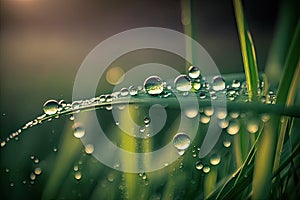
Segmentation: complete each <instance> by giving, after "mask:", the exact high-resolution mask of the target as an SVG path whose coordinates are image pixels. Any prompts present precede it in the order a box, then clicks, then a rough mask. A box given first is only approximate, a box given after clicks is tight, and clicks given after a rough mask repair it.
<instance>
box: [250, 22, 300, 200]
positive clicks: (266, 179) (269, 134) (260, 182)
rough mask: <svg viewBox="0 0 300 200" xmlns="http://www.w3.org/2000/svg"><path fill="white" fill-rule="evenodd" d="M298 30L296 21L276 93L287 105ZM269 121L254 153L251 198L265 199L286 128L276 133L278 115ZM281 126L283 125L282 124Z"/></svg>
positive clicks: (296, 65)
mask: <svg viewBox="0 0 300 200" xmlns="http://www.w3.org/2000/svg"><path fill="white" fill-rule="evenodd" d="M299 31H300V23H298V26H297V30H296V32H295V34H294V38H293V41H292V44H291V46H290V49H289V53H288V56H287V59H286V62H285V66H284V73H283V76H282V79H281V81H280V86H279V90H278V93H277V102H276V103H277V104H281V105H282V104H284V105H287V104H292V103H293V99H294V95H295V90H296V86H293V85H294V84H293V83H294V82H296V81H297V78H298V76H299V71H298V70H299V53H300V52H299V48H300V36H299ZM271 122H272V124H271V125H270V126H268V127H266V129H265V130H266V131H265V132H264V133H263V135H262V139H261V141H260V145H259V148H258V151H257V155H256V160H255V169H254V175H253V184H252V185H253V196H252V197H253V199H265V198H268V197H269V191H270V185H271V181H272V171H273V169H274V163H275V167H276V168H277V166H278V164H279V160H280V152H281V149H282V142H283V140H284V135H285V132H286V129H285V128H283V129H281V130H282V131H281V132H280V134H279V135H278V134H277V133H278V129H279V124H280V116H279V115H272V116H271ZM281 126H284V124H283V125H281ZM278 138H279V140H278ZM276 145H277V147H276ZM276 149H277V150H276ZM275 151H276V154H275Z"/></svg>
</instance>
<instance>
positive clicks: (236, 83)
mask: <svg viewBox="0 0 300 200" xmlns="http://www.w3.org/2000/svg"><path fill="white" fill-rule="evenodd" d="M231 86H232V87H233V88H239V87H240V86H241V82H240V81H239V80H233V81H232V85H231Z"/></svg>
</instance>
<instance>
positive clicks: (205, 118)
mask: <svg viewBox="0 0 300 200" xmlns="http://www.w3.org/2000/svg"><path fill="white" fill-rule="evenodd" d="M209 121H210V117H208V116H206V115H200V122H201V123H202V124H208V123H209Z"/></svg>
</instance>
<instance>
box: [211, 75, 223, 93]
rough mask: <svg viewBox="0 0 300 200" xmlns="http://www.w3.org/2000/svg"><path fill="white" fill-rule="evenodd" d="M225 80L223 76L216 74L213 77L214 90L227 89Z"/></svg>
mask: <svg viewBox="0 0 300 200" xmlns="http://www.w3.org/2000/svg"><path fill="white" fill-rule="evenodd" d="M225 86H226V84H225V80H224V79H223V78H222V77H221V76H215V77H214V79H213V84H212V89H213V90H214V91H221V90H224V89H225Z"/></svg>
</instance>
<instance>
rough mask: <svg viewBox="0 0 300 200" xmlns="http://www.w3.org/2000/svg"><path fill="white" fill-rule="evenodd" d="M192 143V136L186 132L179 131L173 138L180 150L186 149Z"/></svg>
mask: <svg viewBox="0 0 300 200" xmlns="http://www.w3.org/2000/svg"><path fill="white" fill-rule="evenodd" d="M190 144H191V139H190V137H189V136H188V135H187V134H185V133H178V134H176V135H175V136H174V138H173V145H174V146H175V148H176V149H177V150H178V151H184V150H186V149H187V148H188V147H189V146H190Z"/></svg>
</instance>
